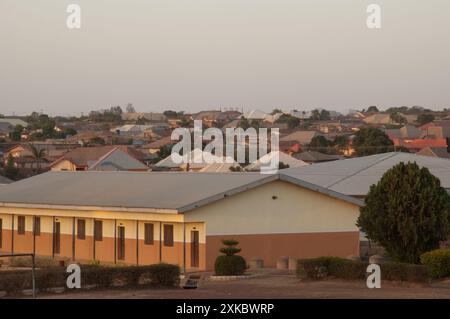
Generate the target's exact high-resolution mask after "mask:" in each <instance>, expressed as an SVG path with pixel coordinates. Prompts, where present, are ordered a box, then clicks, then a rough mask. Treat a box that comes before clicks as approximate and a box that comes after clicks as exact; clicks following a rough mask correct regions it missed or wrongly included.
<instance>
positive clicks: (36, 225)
mask: <svg viewBox="0 0 450 319" xmlns="http://www.w3.org/2000/svg"><path fill="white" fill-rule="evenodd" d="M34 235H35V236H41V217H39V216H34Z"/></svg>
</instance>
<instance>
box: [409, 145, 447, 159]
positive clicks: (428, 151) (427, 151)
mask: <svg viewBox="0 0 450 319" xmlns="http://www.w3.org/2000/svg"><path fill="white" fill-rule="evenodd" d="M416 154H417V155H423V156H432V157H440V158H448V159H450V149H449V147H448V146H447V147H429V146H428V147H425V148H423V149H421V150H420V151H418V152H417V153H416Z"/></svg>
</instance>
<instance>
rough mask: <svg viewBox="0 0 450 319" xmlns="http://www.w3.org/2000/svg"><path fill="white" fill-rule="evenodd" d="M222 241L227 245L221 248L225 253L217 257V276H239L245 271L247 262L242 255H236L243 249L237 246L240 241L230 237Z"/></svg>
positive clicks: (215, 267)
mask: <svg viewBox="0 0 450 319" xmlns="http://www.w3.org/2000/svg"><path fill="white" fill-rule="evenodd" d="M222 243H223V244H224V245H225V246H227V247H223V248H221V249H220V252H221V253H223V254H224V255H221V256H219V257H217V259H216V262H215V264H214V269H215V273H216V275H217V276H239V275H242V274H243V273H244V272H245V269H246V268H247V264H246V262H245V259H244V258H243V257H242V256H238V255H236V254H237V253H239V252H240V251H241V249H240V248H237V247H236V246H237V245H238V244H239V242H238V241H236V240H232V239H228V240H223V241H222Z"/></svg>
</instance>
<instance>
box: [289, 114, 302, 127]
mask: <svg viewBox="0 0 450 319" xmlns="http://www.w3.org/2000/svg"><path fill="white" fill-rule="evenodd" d="M299 124H300V119H298V118H297V117H295V116H289V118H288V119H287V125H288V128H295V127H297V126H298V125H299Z"/></svg>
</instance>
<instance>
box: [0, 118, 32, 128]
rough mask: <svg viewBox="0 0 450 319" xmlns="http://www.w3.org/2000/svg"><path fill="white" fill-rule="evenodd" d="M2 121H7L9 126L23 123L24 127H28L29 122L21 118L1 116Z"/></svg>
mask: <svg viewBox="0 0 450 319" xmlns="http://www.w3.org/2000/svg"><path fill="white" fill-rule="evenodd" d="M0 123H7V124H8V125H9V126H11V127H14V126H17V125H21V126H23V127H27V126H28V123H27V122H25V121H24V120H22V119H19V118H9V117H0Z"/></svg>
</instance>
